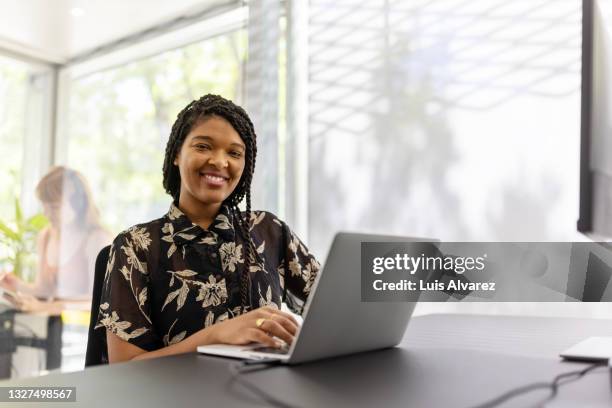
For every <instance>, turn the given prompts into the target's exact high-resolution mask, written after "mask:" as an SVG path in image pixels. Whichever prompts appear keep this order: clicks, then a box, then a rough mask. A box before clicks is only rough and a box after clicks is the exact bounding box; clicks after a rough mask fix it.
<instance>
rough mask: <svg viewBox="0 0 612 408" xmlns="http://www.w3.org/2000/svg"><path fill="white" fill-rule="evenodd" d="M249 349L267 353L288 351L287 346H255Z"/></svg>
mask: <svg viewBox="0 0 612 408" xmlns="http://www.w3.org/2000/svg"><path fill="white" fill-rule="evenodd" d="M251 351H257V352H259V353H269V354H287V353H288V352H289V348H288V347H281V348H276V347H266V346H263V347H255V348H254V349H251Z"/></svg>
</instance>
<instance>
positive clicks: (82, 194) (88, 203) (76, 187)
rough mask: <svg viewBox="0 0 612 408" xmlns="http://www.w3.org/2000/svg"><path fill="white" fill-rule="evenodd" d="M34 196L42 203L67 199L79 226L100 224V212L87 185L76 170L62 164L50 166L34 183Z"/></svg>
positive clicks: (87, 226) (57, 202)
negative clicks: (36, 182) (35, 183)
mask: <svg viewBox="0 0 612 408" xmlns="http://www.w3.org/2000/svg"><path fill="white" fill-rule="evenodd" d="M36 197H37V198H38V199H39V200H40V201H41V202H42V203H56V204H59V203H61V202H63V201H67V202H68V203H69V204H70V206H71V207H72V209H73V210H74V212H75V214H76V219H75V222H77V223H78V224H79V225H80V226H82V227H83V228H90V227H98V226H100V213H99V211H98V208H97V207H96V205H95V204H94V202H93V196H92V194H91V190H90V188H89V185H88V183H87V181H86V179H85V177H83V175H82V174H81V173H79V172H78V171H76V170H73V169H70V168H68V167H64V166H54V167H52V168H51V169H50V170H49V172H47V174H45V175H44V176H43V177H42V178H41V179H40V181H39V182H38V184H37V185H36Z"/></svg>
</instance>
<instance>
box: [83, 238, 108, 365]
mask: <svg viewBox="0 0 612 408" xmlns="http://www.w3.org/2000/svg"><path fill="white" fill-rule="evenodd" d="M109 253H110V245H108V246H106V247H104V248H102V250H101V251H100V253H99V254H98V257H97V258H96V267H95V274H94V284H93V295H92V296H91V317H90V318H89V331H88V336H87V351H86V353H85V367H90V366H95V365H100V364H108V350H107V348H106V330H102V329H98V330H94V327H95V326H96V320H97V319H98V309H99V308H100V296H102V284H103V283H104V274H105V273H106V264H107V263H108V256H109Z"/></svg>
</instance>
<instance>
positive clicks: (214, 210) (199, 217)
mask: <svg viewBox="0 0 612 408" xmlns="http://www.w3.org/2000/svg"><path fill="white" fill-rule="evenodd" d="M178 207H179V209H180V210H181V211H182V212H183V213H184V214H185V215H186V216H187V217H188V218H189V220H191V222H193V223H194V224H197V225H199V226H200V227H202V228H204V229H208V227H209V226H210V224H212V221H213V220H214V219H215V217H216V216H217V214H218V213H219V209H220V208H221V203H214V204H206V203H203V202H201V201H197V200H190V199H187V198H184V197H182V196H181V197H179V203H178Z"/></svg>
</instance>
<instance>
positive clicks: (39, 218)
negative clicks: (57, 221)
mask: <svg viewBox="0 0 612 408" xmlns="http://www.w3.org/2000/svg"><path fill="white" fill-rule="evenodd" d="M48 223H49V221H48V220H47V217H45V216H44V215H43V214H35V215H33V216H31V217H29V218H24V216H23V211H22V210H21V204H20V203H19V199H18V198H15V219H14V220H12V221H4V220H0V246H1V247H2V250H1V251H0V257H1V258H0V261H1V262H2V263H3V264H9V265H10V266H11V267H12V272H13V274H14V275H15V276H17V277H19V278H21V279H23V280H24V281H26V282H31V281H33V279H34V271H35V265H36V236H37V235H38V233H39V232H40V230H42V229H43V228H44V227H45V226H46V225H47V224H48Z"/></svg>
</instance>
